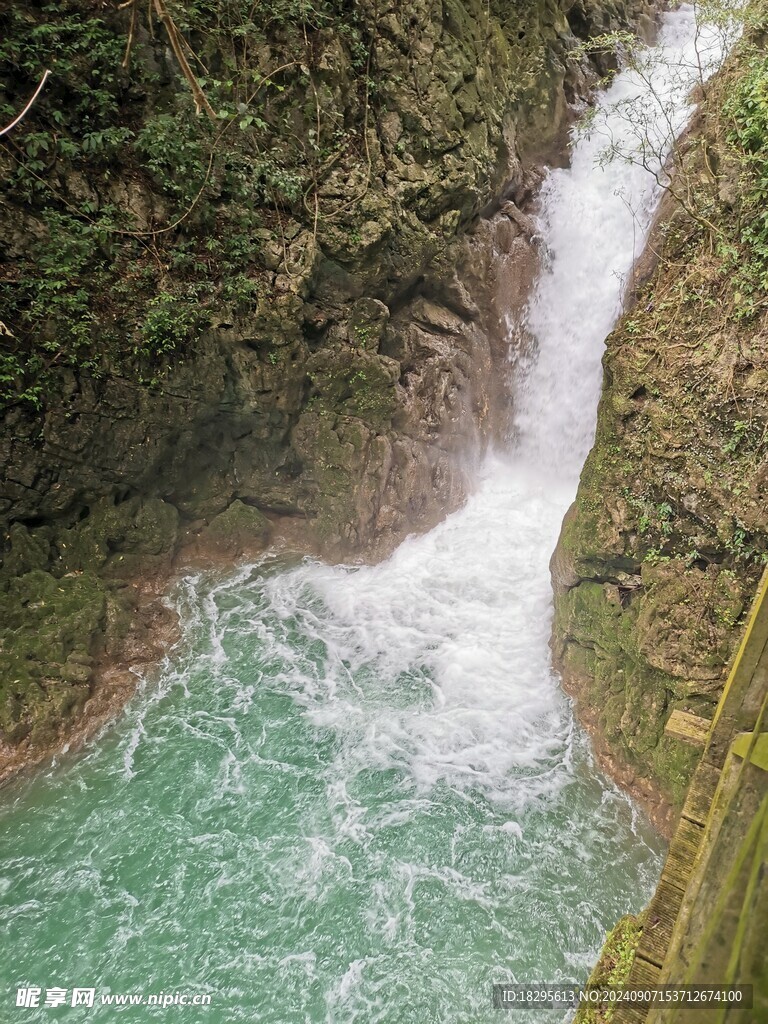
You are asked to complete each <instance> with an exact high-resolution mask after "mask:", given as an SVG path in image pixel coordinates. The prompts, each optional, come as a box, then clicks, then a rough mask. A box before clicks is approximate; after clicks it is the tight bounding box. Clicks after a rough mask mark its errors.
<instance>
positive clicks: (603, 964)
mask: <svg viewBox="0 0 768 1024" xmlns="http://www.w3.org/2000/svg"><path fill="white" fill-rule="evenodd" d="M643 920H644V917H643V915H642V914H641V915H639V916H638V917H635V916H634V915H633V914H627V915H626V916H625V917H622V918H621V920H620V921H619V922H618V924H617V925H616V927H615V928H613V930H612V931H610V932H609V933H608V937H607V938H606V940H605V945H604V946H603V950H602V952H601V954H600V959H599V960H598V962H597V964H596V965H595V968H594V970H593V971H592V973H591V974H590V976H589V980H588V981H587V985H588V986H593V987H595V988H600V987H603V986H618V985H622V984H623V983H624V982H625V981H626V980H627V977H628V976H629V972H630V970H631V968H632V964H633V963H634V960H635V950H636V949H637V947H638V944H639V942H640V936H641V935H642V932H643ZM615 1012H616V1005H615V1004H612V1005H611V1004H606V1005H605V1006H600V1007H595V1006H585V1007H583V1008H582V1009H580V1010H579V1011H578V1013H577V1014H576V1017H575V1019H574V1024H610V1021H612V1020H613V1017H614V1014H615Z"/></svg>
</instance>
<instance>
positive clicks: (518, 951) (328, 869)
mask: <svg viewBox="0 0 768 1024" xmlns="http://www.w3.org/2000/svg"><path fill="white" fill-rule="evenodd" d="M497 489H498V488H497ZM509 497H510V494H509V493H508V492H507V491H503V493H502V494H501V495H498V496H497V497H496V498H495V499H494V501H495V502H496V506H497V507H498V511H499V517H500V519H499V525H500V526H501V522H502V518H503V517H502V514H501V510H502V509H503V507H504V502H506V501H507V500H508V499H509ZM474 514H475V515H479V514H482V516H483V518H484V519H485V520H486V521H487V519H488V515H489V512H488V501H486V502H485V505H484V506H483V508H481V509H480V510H479V511H478V510H477V509H475V512H474ZM472 515H473V511H472V509H469V510H468V511H465V512H463V513H460V514H459V515H458V516H457V517H453V519H451V520H449V521H448V523H447V524H444V526H443V527H442V528H439V529H438V531H435V533H434V534H433V535H431V536H430V537H429V538H422V539H421V540H420V541H414V542H409V544H407V545H405V547H404V548H403V549H402V550H401V552H399V553H398V556H396V558H395V559H394V560H393V561H392V562H390V563H389V564H385V565H384V566H382V567H376V568H373V569H361V570H342V569H330V568H327V567H325V566H321V565H317V564H312V563H305V564H301V565H298V566H293V567H285V566H281V565H280V564H279V563H275V562H270V561H267V562H265V563H264V564H263V565H262V566H261V567H257V568H255V569H252V570H250V569H247V570H244V571H242V572H241V573H239V574H238V575H236V576H233V577H230V578H223V579H222V578H215V577H208V578H206V577H200V578H197V579H191V580H188V581H187V582H186V584H185V585H184V586H183V587H182V588H181V589H180V591H179V594H178V601H179V607H180V610H181V611H182V614H183V616H184V621H185V623H186V627H187V629H186V637H185V641H184V644H183V645H182V647H181V649H180V650H179V651H177V652H176V653H175V655H174V656H173V657H172V659H171V660H170V661H169V663H168V664H167V665H165V666H164V667H163V669H162V671H161V672H160V673H159V674H158V676H157V678H154V679H152V680H148V681H147V682H146V683H145V684H144V686H143V689H142V691H141V692H140V693H139V694H138V695H137V697H136V699H135V700H134V701H133V703H132V705H131V707H130V708H129V710H128V713H127V714H126V715H125V717H124V718H123V719H122V720H121V721H120V722H119V724H118V725H117V726H116V727H115V728H113V729H112V730H110V731H109V732H108V733H107V734H106V735H105V736H104V737H103V738H102V739H101V741H100V742H99V743H97V744H96V745H95V746H93V747H92V748H90V749H89V750H88V751H87V752H86V753H84V754H81V755H79V756H69V757H67V756H65V757H63V758H62V759H61V761H60V763H59V764H57V765H56V766H54V767H51V768H50V769H48V770H47V771H45V772H44V773H43V774H42V775H39V776H37V777H36V778H34V779H33V780H31V781H25V782H16V783H15V784H14V785H13V786H11V787H10V788H8V789H6V790H5V791H4V792H3V805H2V810H1V811H0V828H2V834H3V857H2V862H1V863H0V907H2V912H3V916H4V919H5V921H6V934H5V942H4V948H5V949H7V950H9V951H11V954H12V955H11V956H7V957H6V958H5V959H4V960H3V962H2V964H1V965H0V975H1V976H2V985H1V986H0V991H2V992H3V994H4V999H5V1001H6V1006H5V1008H4V1011H5V1009H7V1012H3V1014H2V1018H1V1019H8V1020H14V1021H15V1020H29V1021H42V1020H49V1019H51V1018H54V1017H56V1018H58V1017H61V1018H62V1019H63V1018H66V1020H68V1021H81V1020H82V1021H85V1020H97V1021H109V1020H113V1019H120V1020H121V1021H126V1022H129V1021H134V1020H135V1021H142V1020H154V1019H174V1020H175V1019H180V1020H181V1019H183V1020H198V1019H199V1020H207V1021H217V1022H218V1021H221V1022H230V1021H231V1022H237V1021H259V1022H264V1024H267V1022H270V1024H273V1022H274V1024H278V1022H281V1024H282V1022H293V1021H296V1022H323V1021H339V1022H341V1021H359V1022H392V1024H395V1022H402V1024H409V1022H413V1024H417V1022H419V1024H422V1022H427V1021H441V1022H446V1021H448V1022H456V1024H459V1022H461V1024H466V1022H473V1021H477V1022H480V1021H489V1020H493V1019H496V1018H497V1016H498V1014H496V1013H495V1012H494V1011H491V1010H490V1009H489V1005H490V986H491V983H492V982H493V981H505V980H513V979H516V980H518V981H521V982H522V981H533V980H546V981H555V980H564V981H566V980H573V979H584V978H585V977H586V974H587V972H588V969H589V966H590V964H591V962H592V960H593V957H594V955H595V952H596V950H597V949H598V947H599V945H600V943H601V940H602V938H603V935H604V932H605V931H606V929H607V928H609V927H610V926H611V925H612V924H613V922H614V920H615V919H616V918H617V917H618V916H619V915H620V914H621V913H624V912H625V911H626V910H627V909H630V908H633V909H640V907H641V906H642V905H643V902H644V900H645V899H646V898H647V896H648V894H649V892H650V890H651V887H652V885H653V882H654V879H655V875H656V873H657V871H658V864H659V861H658V853H659V845H658V842H657V841H656V840H655V838H654V836H653V834H652V832H651V830H650V829H649V827H648V826H647V825H646V824H645V823H644V822H643V820H642V819H641V818H640V817H639V816H638V815H637V813H636V812H635V811H634V810H633V808H632V807H631V805H630V804H629V803H628V802H627V800H626V799H625V798H624V797H622V796H620V795H619V794H618V793H616V792H615V791H614V790H613V789H612V788H611V787H609V786H607V784H606V783H605V781H604V780H603V779H602V778H601V777H600V775H599V774H598V773H597V772H596V771H595V768H594V767H593V765H592V763H591V759H590V756H589V752H588V749H587V745H586V743H585V742H584V740H583V738H582V737H581V736H580V735H579V734H578V732H576V731H575V730H574V726H573V722H572V717H571V713H570V708H569V706H568V704H567V702H566V701H565V699H564V698H563V697H562V695H561V694H560V693H559V690H558V689H557V685H556V681H555V680H553V678H552V676H551V674H550V673H548V672H547V669H546V662H545V655H544V654H541V655H540V656H539V659H538V661H537V660H536V658H534V659H532V661H533V664H532V665H531V668H530V671H531V676H530V679H528V678H525V679H518V680H510V679H508V680H507V682H506V683H505V684H503V689H502V690H501V692H500V693H499V694H498V695H497V696H495V697H493V696H490V695H491V694H492V693H493V692H494V691H495V690H496V689H497V688H498V689H501V687H502V684H500V683H499V678H500V677H498V673H499V672H500V671H502V672H503V671H504V670H503V666H502V664H501V663H500V662H499V659H498V658H497V657H496V654H495V653H494V652H497V653H498V652H501V653H503V654H504V659H503V660H504V661H505V662H507V663H508V659H510V658H513V657H514V656H515V654H514V648H515V645H516V643H517V639H516V638H517V632H516V630H518V629H519V628H520V627H521V625H522V624H523V622H524V621H527V620H522V621H521V622H518V623H515V621H514V616H512V618H511V620H505V619H504V617H503V616H501V615H497V614H496V612H494V611H493V610H492V611H491V613H490V618H489V611H488V604H489V602H491V603H493V594H494V590H495V588H497V587H498V585H499V584H498V579H496V578H495V577H493V574H489V573H487V572H484V566H483V565H480V566H478V569H477V575H476V577H475V578H472V577H471V575H470V578H469V579H468V580H467V578H466V576H464V577H463V578H462V584H461V587H460V588H459V590H460V591H461V592H458V591H457V589H456V588H457V586H458V584H457V583H456V582H453V583H452V581H456V580H458V578H459V577H458V574H457V571H456V562H455V558H456V556H457V553H458V555H459V556H460V555H461V538H462V537H465V536H466V535H467V523H466V519H467V517H468V516H469V518H470V519H471V518H472ZM457 548H458V549H459V550H458V552H457ZM539 557H541V556H539ZM419 567H421V568H419ZM405 580H408V581H410V585H409V586H405V585H404V581H405ZM452 587H453V592H452V590H451V588H452ZM446 590H447V594H446ZM442 595H446V596H445V597H444V596H442ZM496 603H497V605H498V600H497V602H496ZM539 613H543V621H542V625H541V628H540V630H539V633H540V635H538V636H535V637H533V638H532V639H533V640H534V641H535V642H537V643H538V644H539V646H540V648H541V649H542V650H543V651H546V646H545V639H546V630H547V628H548V619H547V616H546V598H545V596H544V595H542V596H540V597H539V598H538V600H537V599H534V598H533V597H532V599H531V621H533V620H534V619H535V618H537V617H538V614H539ZM505 645H507V646H505ZM478 659H479V663H484V666H485V672H486V676H487V679H488V681H489V682H488V687H489V688H488V690H487V691H486V690H485V689H484V686H483V684H482V681H481V680H480V679H479V677H478V676H471V675H468V674H467V672H466V671H464V670H463V671H462V672H460V673H455V672H454V673H453V676H452V674H451V673H452V671H453V669H454V668H455V666H456V665H457V664H458V665H463V666H464V669H465V670H469V669H470V667H471V666H472V665H474V667H475V669H476V668H477V667H478ZM537 675H538V677H539V678H538V686H537V687H536V692H535V694H533V695H531V693H529V692H528V691H529V690H530V689H531V685H532V682H531V681H532V680H534V679H536V676H537ZM29 985H35V986H38V987H40V988H42V990H43V996H44V995H45V993H46V992H47V990H48V989H49V988H51V987H54V986H59V987H61V988H64V989H66V990H67V999H68V1000H69V998H70V996H71V990H72V988H73V987H74V986H77V987H93V988H95V990H96V994H95V999H96V1003H95V1005H94V1007H93V1008H90V1007H83V1006H78V1007H71V1006H69V1005H65V1006H62V1007H56V1008H44V1007H40V1008H38V1009H35V1008H18V1009H16V1008H15V1007H14V1000H15V996H16V990H17V988H18V987H19V986H29ZM160 992H163V993H175V992H182V993H186V994H194V993H207V994H210V996H211V1004H210V1006H206V1007H181V1006H173V1007H169V1008H159V1007H148V1006H143V1007H130V1006H128V1007H120V1008H117V1007H115V1006H108V1005H103V1004H102V1005H99V1004H100V1001H101V999H102V997H103V996H104V994H109V993H120V994H123V993H144V994H147V995H148V994H150V993H156V994H157V993H160ZM169 1015H170V1017H169ZM536 1019H539V1020H559V1019H562V1013H542V1012H539V1013H538V1014H533V1015H527V1016H526V1020H531V1021H532V1022H533V1021H534V1020H536Z"/></svg>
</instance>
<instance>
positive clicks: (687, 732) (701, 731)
mask: <svg viewBox="0 0 768 1024" xmlns="http://www.w3.org/2000/svg"><path fill="white" fill-rule="evenodd" d="M710 725H712V722H711V721H710V719H708V718H702V717H701V716H700V715H692V714H691V713H690V712H689V711H680V710H679V709H677V708H676V709H675V710H674V711H673V712H672V714H671V715H670V716H669V719H668V720H667V724H666V725H665V726H664V732H665V733H666V735H667V736H671V737H672V738H673V739H676V740H681V741H682V742H683V743H688V744H690V745H691V746H692V747H703V746H704V744H705V743H706V742H707V737H708V736H709V727H710Z"/></svg>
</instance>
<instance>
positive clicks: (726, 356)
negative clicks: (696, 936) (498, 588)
mask: <svg viewBox="0 0 768 1024" xmlns="http://www.w3.org/2000/svg"><path fill="white" fill-rule="evenodd" d="M758 7H759V10H763V7H762V6H760V5H758ZM755 17H757V18H759V15H758V14H756V15H755ZM763 17H764V14H763ZM755 40H757V41H753V40H752V38H751V37H750V36H747V37H746V38H745V40H744V41H743V43H742V44H741V46H742V48H741V50H740V51H738V52H737V53H736V55H735V57H734V59H733V60H732V62H731V65H730V67H729V68H728V69H727V71H726V72H725V73H724V74H722V75H721V76H720V78H719V80H718V83H717V86H716V88H715V89H714V90H713V91H712V93H711V94H710V97H709V100H708V104H707V107H706V109H705V111H704V112H703V114H702V116H701V118H700V121H699V124H698V133H697V134H694V135H692V136H691V137H690V138H689V139H688V141H687V142H686V146H687V150H686V151H685V153H684V154H683V158H682V159H680V160H678V161H677V164H678V165H679V172H678V173H679V174H680V175H682V176H683V177H684V178H685V181H687V182H689V183H691V182H693V181H695V182H696V190H695V193H694V194H695V195H696V196H697V201H698V202H699V203H700V204H702V205H701V209H702V210H704V209H706V216H701V217H699V218H698V219H696V218H692V217H687V216H685V215H683V214H682V213H681V212H680V211H679V210H677V211H674V210H673V209H672V205H671V203H668V206H667V215H668V217H667V220H666V223H665V225H664V226H663V228H662V229H661V231H660V236H659V238H657V239H656V242H655V247H659V246H660V248H661V257H660V260H659V262H658V264H657V266H656V269H655V271H654V272H653V273H652V274H651V276H650V278H649V279H648V280H647V281H646V282H645V283H644V284H642V285H641V287H640V289H639V292H638V294H636V295H635V296H634V298H635V304H634V307H633V308H632V309H631V310H630V311H629V312H628V313H627V314H626V315H625V316H624V317H623V318H622V320H621V321H620V323H619V325H618V327H617V329H616V330H615V331H614V333H613V334H612V335H611V336H610V337H609V339H608V342H607V349H606V353H605V357H604V367H605V375H604V384H603V394H602V398H601V401H600V406H599V410H598V422H597V431H596V436H595V444H594V447H593V449H592V451H591V453H590V455H589V457H588V459H587V462H586V464H585V466H584V471H583V473H582V476H581V481H580V484H579V490H578V494H577V497H576V501H575V503H574V505H573V507H572V508H571V510H570V511H569V513H568V515H567V516H566V518H565V521H564V523H563V529H562V533H561V536H560V540H559V543H558V548H557V551H556V552H555V555H554V557H553V560H552V579H553V585H554V590H555V608H556V614H555V621H554V636H553V649H554V655H555V662H556V664H557V665H558V667H559V668H560V669H561V671H562V673H563V676H564V679H565V682H566V685H567V686H568V688H569V689H571V690H572V691H573V692H575V693H576V694H577V697H578V699H579V702H580V705H581V708H582V713H583V715H584V717H585V718H586V719H587V720H588V721H590V722H591V723H593V724H594V725H595V727H596V728H597V729H598V731H599V733H600V734H601V738H602V739H603V740H604V741H605V742H606V743H607V744H608V747H609V748H610V750H611V751H612V753H613V754H614V755H617V756H618V758H619V759H620V760H621V761H623V762H624V763H625V764H629V765H630V766H631V767H632V768H634V769H635V770H636V771H637V773H638V774H643V775H646V776H647V775H650V778H651V779H652V780H654V781H655V782H656V783H657V785H658V786H660V787H661V789H662V790H663V791H664V792H665V793H666V794H667V795H668V796H669V797H671V798H672V799H673V800H674V801H675V802H676V803H677V804H679V803H680V802H681V800H682V797H683V796H684V793H685V784H686V779H687V777H688V775H689V773H690V768H691V766H692V764H693V763H694V760H695V755H694V753H693V752H692V751H691V749H690V748H688V747H685V746H684V745H683V744H682V743H679V742H678V741H676V740H671V739H666V738H665V737H664V734H663V730H664V724H665V722H666V720H667V718H668V717H669V714H670V713H671V711H672V710H673V709H675V708H680V709H683V710H687V711H691V712H693V713H695V714H698V715H702V716H704V717H711V715H712V713H713V710H714V705H715V703H716V702H717V699H718V696H719V694H720V692H721V689H722V686H723V682H724V679H725V676H726V673H727V666H728V662H729V659H730V657H731V655H732V653H733V651H734V646H735V644H736V642H737V638H738V636H739V634H740V631H741V628H742V626H743V622H744V616H745V614H746V611H747V609H748V608H749V605H750V602H751V598H752V595H753V593H754V589H755V586H756V584H757V581H758V579H759V577H760V573H761V571H762V568H763V565H764V563H765V562H766V560H767V559H768V521H767V520H766V515H765V509H766V505H767V504H768V474H766V462H765V455H766V446H765V438H766V434H767V432H768V386H767V383H768V377H767V376H766V372H765V371H766V365H768V364H767V360H768V356H767V355H766V353H768V344H766V342H767V341H768V316H767V315H766V310H765V304H764V302H761V301H758V299H757V296H758V295H759V294H762V292H760V291H759V290H758V291H754V292H753V293H752V292H750V291H749V289H750V288H753V285H750V281H752V282H754V281H755V280H757V279H758V278H760V280H762V281H763V282H764V281H765V274H766V261H765V255H764V252H765V250H764V246H763V248H762V249H761V248H760V246H759V245H758V246H755V244H754V242H753V237H754V232H755V231H757V230H758V228H757V227H754V225H755V224H758V225H759V224H760V223H762V221H761V220H760V219H759V218H761V217H762V213H760V212H759V211H760V210H762V205H761V203H762V200H758V198H757V196H758V195H759V194H761V193H760V192H759V188H758V191H757V192H754V194H753V191H751V190H754V189H755V188H756V187H757V186H756V185H755V183H754V172H753V170H752V166H753V161H754V159H755V155H754V153H752V152H747V151H745V150H744V149H740V148H739V144H738V140H737V137H735V136H734V134H733V127H732V126H733V124H734V117H736V118H738V115H735V114H734V104H735V103H736V102H737V98H738V96H739V95H740V94H741V91H742V89H743V86H742V83H743V81H744V76H747V77H749V76H752V75H754V73H755V70H754V69H755V67H759V65H756V64H755V60H756V58H755V53H762V50H761V49H760V48H761V47H762V45H763V43H762V41H761V40H762V37H761V36H760V35H759V33H758V34H757V35H756V36H755ZM745 55H746V57H745ZM763 76H765V72H763ZM764 80H765V77H763V79H762V81H763V82H764ZM750 102H751V101H750ZM750 109H751V108H750ZM747 116H749V117H751V116H752V115H751V114H745V117H747ZM763 145H764V146H765V145H768V141H766V140H763ZM705 149H706V155H704V150H705ZM762 159H765V157H763V158H762ZM705 160H706V162H705ZM713 161H714V164H713ZM715 164H716V165H717V166H718V167H721V168H724V169H725V170H724V172H723V174H722V175H721V177H720V179H719V180H718V181H717V183H716V184H714V183H713V182H712V181H711V179H710V178H709V177H708V176H707V175H706V174H704V173H703V169H704V168H705V167H709V168H711V167H712V166H714V165H715ZM726 172H727V173H726ZM726 181H727V182H728V183H729V185H728V187H727V188H726V187H725V185H726ZM708 183H709V184H708ZM760 187H762V186H760ZM734 210H738V211H740V216H741V218H742V220H741V223H740V222H739V217H736V216H734ZM694 212H695V211H694ZM750 217H751V218H752V221H750ZM755 218H757V220H755ZM750 223H752V224H753V227H750V226H749V225H750ZM748 293H749V294H753V298H752V299H751V300H747V299H746V298H745V295H747V294H748Z"/></svg>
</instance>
